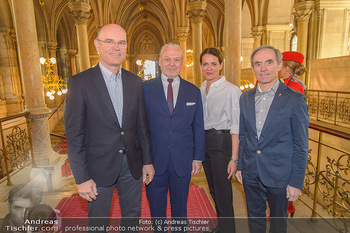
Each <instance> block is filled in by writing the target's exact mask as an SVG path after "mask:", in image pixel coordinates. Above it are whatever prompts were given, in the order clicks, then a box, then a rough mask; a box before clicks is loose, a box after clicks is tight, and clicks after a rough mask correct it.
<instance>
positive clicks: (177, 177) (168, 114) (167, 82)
mask: <svg viewBox="0 0 350 233" xmlns="http://www.w3.org/2000/svg"><path fill="white" fill-rule="evenodd" d="M182 56H183V55H182V49H181V47H180V46H179V45H177V44H166V45H164V46H163V47H162V49H161V52H160V58H159V66H160V68H161V71H162V74H161V75H160V76H159V77H157V78H155V79H152V80H149V81H146V82H144V93H145V104H146V111H147V118H148V125H149V129H150V134H151V146H152V156H153V165H154V169H155V172H156V173H155V176H154V178H153V181H152V183H150V184H149V185H148V186H147V187H146V191H147V198H148V201H149V204H150V210H151V215H152V217H166V208H167V193H168V191H169V192H170V203H171V216H172V217H173V218H174V217H175V218H177V217H187V197H188V190H189V184H190V180H191V171H192V174H193V175H196V174H198V173H199V172H200V170H201V167H202V161H204V123H203V109H202V100H201V94H200V91H199V89H198V88H197V87H196V86H194V85H193V84H191V83H189V82H187V81H185V80H183V79H182V78H180V77H179V74H180V71H181V68H182V65H183V64H182V58H183V57H182ZM156 230H157V229H156Z"/></svg>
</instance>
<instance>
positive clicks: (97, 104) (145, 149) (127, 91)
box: [64, 24, 154, 224]
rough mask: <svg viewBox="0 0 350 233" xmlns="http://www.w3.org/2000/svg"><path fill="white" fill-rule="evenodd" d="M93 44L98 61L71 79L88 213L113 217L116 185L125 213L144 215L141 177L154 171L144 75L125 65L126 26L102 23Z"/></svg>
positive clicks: (72, 126)
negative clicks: (141, 76)
mask: <svg viewBox="0 0 350 233" xmlns="http://www.w3.org/2000/svg"><path fill="white" fill-rule="evenodd" d="M94 44H95V47H96V50H97V52H98V53H99V58H100V62H99V64H98V65H96V66H95V67H94V68H90V69H88V70H86V71H83V72H81V73H79V74H77V75H74V76H73V77H71V78H70V79H69V82H68V94H67V98H66V104H65V111H64V127H65V131H66V136H67V149H68V157H69V162H70V165H71V168H72V172H73V175H74V178H75V181H76V183H77V184H78V192H79V195H80V196H81V197H82V198H84V199H86V200H87V201H88V202H89V204H88V206H89V217H105V218H108V217H109V215H110V208H111V201H112V195H113V192H114V187H116V189H117V191H118V195H119V204H120V208H121V215H122V217H140V215H141V206H140V205H141V190H142V181H143V182H144V183H145V184H146V185H148V184H149V183H150V182H151V181H152V179H153V176H154V169H153V165H152V156H151V147H150V135H149V130H148V123H147V118H146V110H145V104H144V96H143V87H142V80H141V78H139V77H137V76H136V75H134V74H132V73H130V72H128V71H126V70H124V69H122V68H121V64H122V62H123V61H124V60H125V57H126V48H127V40H126V32H125V30H124V29H123V28H122V27H120V26H119V25H116V24H108V25H105V26H103V27H102V28H101V29H100V30H99V32H98V34H97V38H96V39H95V41H94ZM141 176H143V178H141ZM107 220H108V219H107ZM103 224H106V222H104V223H103Z"/></svg>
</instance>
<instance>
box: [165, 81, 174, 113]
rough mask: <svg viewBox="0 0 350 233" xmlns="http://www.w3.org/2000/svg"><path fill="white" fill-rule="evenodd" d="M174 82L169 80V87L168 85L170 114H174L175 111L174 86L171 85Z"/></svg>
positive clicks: (167, 100) (167, 99)
mask: <svg viewBox="0 0 350 233" xmlns="http://www.w3.org/2000/svg"><path fill="white" fill-rule="evenodd" d="M173 81H174V79H171V78H168V82H169V85H168V94H167V97H166V102H167V104H168V107H169V111H170V114H173V110H174V95H173V86H172V85H171V84H172V82H173Z"/></svg>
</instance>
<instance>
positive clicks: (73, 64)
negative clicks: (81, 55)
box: [67, 49, 77, 76]
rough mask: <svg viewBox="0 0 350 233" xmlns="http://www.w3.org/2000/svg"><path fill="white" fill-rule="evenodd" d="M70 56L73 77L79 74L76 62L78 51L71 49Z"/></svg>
mask: <svg viewBox="0 0 350 233" xmlns="http://www.w3.org/2000/svg"><path fill="white" fill-rule="evenodd" d="M67 52H68V56H69V61H68V62H69V64H70V71H71V72H70V75H69V76H73V75H75V74H76V73H77V61H76V56H75V55H76V53H77V51H76V50H75V49H69V50H68V51H67Z"/></svg>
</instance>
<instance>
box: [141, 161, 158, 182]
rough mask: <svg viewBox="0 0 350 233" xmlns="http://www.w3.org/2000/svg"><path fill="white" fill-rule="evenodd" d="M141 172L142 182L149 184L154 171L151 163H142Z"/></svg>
mask: <svg viewBox="0 0 350 233" xmlns="http://www.w3.org/2000/svg"><path fill="white" fill-rule="evenodd" d="M142 173H143V175H142V179H143V183H145V185H149V184H150V183H151V182H152V180H153V177H154V173H155V171H154V168H153V164H148V165H143V168H142Z"/></svg>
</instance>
